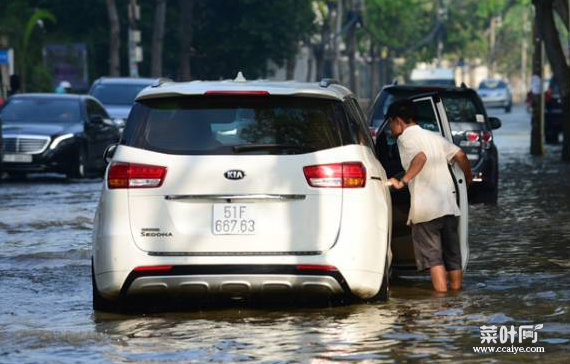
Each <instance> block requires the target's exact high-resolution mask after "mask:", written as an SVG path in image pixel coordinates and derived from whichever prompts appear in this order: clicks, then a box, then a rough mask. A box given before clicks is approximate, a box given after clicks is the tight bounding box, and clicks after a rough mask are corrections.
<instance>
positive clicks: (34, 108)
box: [0, 98, 81, 123]
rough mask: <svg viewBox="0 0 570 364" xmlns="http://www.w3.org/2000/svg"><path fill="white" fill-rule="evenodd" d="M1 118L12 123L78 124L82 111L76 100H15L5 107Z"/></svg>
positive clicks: (0, 114)
mask: <svg viewBox="0 0 570 364" xmlns="http://www.w3.org/2000/svg"><path fill="white" fill-rule="evenodd" d="M0 117H2V120H3V121H11V122H18V121H22V122H28V123H30V122H32V123H35V122H38V123H42V122H50V121H51V122H54V121H55V122H60V123H66V122H78V121H80V120H81V109H80V103H79V100H75V99H67V100H66V99H50V98H37V99H35V98H13V99H10V100H9V101H8V102H7V103H6V105H4V107H3V108H2V112H1V113H0Z"/></svg>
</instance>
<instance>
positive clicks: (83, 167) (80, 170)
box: [66, 147, 87, 178]
mask: <svg viewBox="0 0 570 364" xmlns="http://www.w3.org/2000/svg"><path fill="white" fill-rule="evenodd" d="M66 175H67V178H86V177H87V153H86V152H85V148H83V147H79V148H78V150H77V156H76V157H75V159H74V160H73V161H72V163H71V166H70V168H69V171H68V172H67V173H66Z"/></svg>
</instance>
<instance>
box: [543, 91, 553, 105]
mask: <svg viewBox="0 0 570 364" xmlns="http://www.w3.org/2000/svg"><path fill="white" fill-rule="evenodd" d="M550 101H552V89H551V88H548V90H546V92H545V93H544V102H547V103H548V102H550Z"/></svg>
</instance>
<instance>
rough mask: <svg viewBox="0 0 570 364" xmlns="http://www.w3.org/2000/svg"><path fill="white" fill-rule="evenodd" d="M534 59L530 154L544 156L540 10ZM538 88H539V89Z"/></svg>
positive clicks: (535, 36)
mask: <svg viewBox="0 0 570 364" xmlns="http://www.w3.org/2000/svg"><path fill="white" fill-rule="evenodd" d="M532 29H533V45H534V51H533V59H532V82H533V87H532V119H531V129H530V154H531V155H543V154H544V144H543V142H544V102H543V97H544V90H543V89H542V88H543V87H542V85H543V84H544V83H543V77H544V71H543V69H544V68H543V62H544V55H543V46H542V39H541V37H540V31H539V30H538V10H537V16H536V19H535V21H534V26H533V28H532ZM537 86H538V88H537Z"/></svg>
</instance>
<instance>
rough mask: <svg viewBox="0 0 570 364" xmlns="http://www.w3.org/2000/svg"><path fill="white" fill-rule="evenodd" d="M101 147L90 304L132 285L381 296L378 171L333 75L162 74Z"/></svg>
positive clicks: (361, 120)
mask: <svg viewBox="0 0 570 364" xmlns="http://www.w3.org/2000/svg"><path fill="white" fill-rule="evenodd" d="M108 158H109V160H110V164H109V166H108V167H107V171H106V176H105V182H104V186H103V191H102V194H101V198H100V201H99V206H98V209H97V212H96V216H95V228H94V236H93V306H94V308H95V309H96V310H109V311H112V310H116V309H119V308H120V307H121V305H122V303H123V302H126V301H129V300H130V299H136V298H137V297H141V296H145V297H148V296H150V297H154V298H157V297H158V298H160V299H162V300H164V302H168V301H170V300H182V301H184V300H186V301H187V302H195V301H198V300H202V299H205V298H211V297H217V296H229V297H234V298H252V297H272V296H275V295H283V294H284V295H291V296H301V297H302V296H305V295H308V296H315V295H316V296H322V297H325V298H331V297H351V298H357V299H362V300H374V299H387V297H388V272H389V268H390V260H391V256H390V247H389V242H390V234H391V216H392V212H391V201H390V192H389V190H388V187H386V181H387V177H386V173H385V171H384V168H383V167H382V165H381V164H380V162H379V161H378V159H377V158H376V155H375V152H374V144H373V141H372V139H371V137H370V134H369V133H368V126H367V124H366V120H365V117H364V115H363V113H362V111H361V110H360V108H359V106H358V103H357V101H356V99H355V97H354V96H353V94H352V93H351V92H350V91H349V90H348V89H346V88H344V87H342V86H340V85H338V84H337V83H334V82H332V81H330V80H323V81H322V82H321V83H314V84H313V83H295V82H267V81H246V80H245V79H243V78H241V77H238V78H237V79H236V80H234V81H218V82H200V81H194V82H190V83H162V84H159V85H156V86H155V87H151V88H147V89H145V90H143V91H142V92H141V93H140V94H139V95H138V96H137V98H136V102H135V105H134V107H133V109H132V111H131V113H130V115H129V117H128V121H127V124H126V128H125V131H124V133H123V137H122V140H121V142H120V143H119V144H118V145H117V146H116V148H114V149H113V150H109V152H108Z"/></svg>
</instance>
